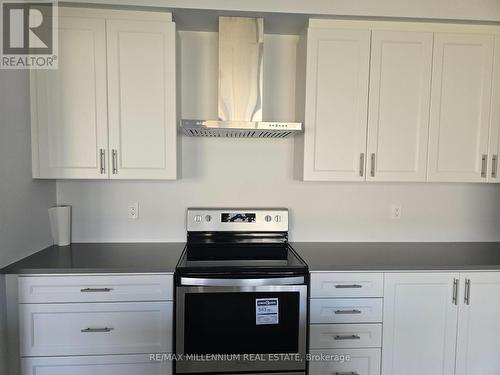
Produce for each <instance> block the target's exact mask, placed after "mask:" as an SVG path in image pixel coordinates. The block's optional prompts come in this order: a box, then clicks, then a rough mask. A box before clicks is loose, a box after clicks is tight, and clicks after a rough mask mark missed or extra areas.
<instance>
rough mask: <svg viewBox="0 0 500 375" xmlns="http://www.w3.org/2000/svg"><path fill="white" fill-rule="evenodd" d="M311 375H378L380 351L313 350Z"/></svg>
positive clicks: (310, 363) (310, 365)
mask: <svg viewBox="0 0 500 375" xmlns="http://www.w3.org/2000/svg"><path fill="white" fill-rule="evenodd" d="M310 355H311V361H310V362H309V374H310V375H326V374H333V375H354V374H357V375H378V374H380V349H338V350H311V351H310Z"/></svg>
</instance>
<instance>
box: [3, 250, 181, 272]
mask: <svg viewBox="0 0 500 375" xmlns="http://www.w3.org/2000/svg"><path fill="white" fill-rule="evenodd" d="M184 245H185V244H184V243H180V242H168V243H74V244H71V245H70V246H62V247H59V246H51V247H48V248H46V249H44V250H41V251H39V252H37V253H35V254H33V255H31V256H29V257H26V258H24V259H22V260H20V261H18V262H16V263H13V264H11V265H9V266H7V267H5V268H4V269H2V270H1V271H0V272H1V273H7V274H39V273H45V274H47V273H106V272H109V273H112V272H113V273H114V272H123V273H142V272H174V271H175V266H176V265H177V262H178V260H179V258H180V256H181V253H182V251H183V250H184Z"/></svg>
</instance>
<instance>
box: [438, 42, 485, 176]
mask: <svg viewBox="0 0 500 375" xmlns="http://www.w3.org/2000/svg"><path fill="white" fill-rule="evenodd" d="M493 53H494V36H493V35H484V34H453V33H436V34H435V36H434V63H433V73H432V77H433V78H432V94H431V110H430V138H429V139H430V145H429V170H428V179H429V181H463V182H486V180H487V177H488V176H487V169H488V167H487V165H488V159H489V156H488V141H489V128H490V108H491V87H492V67H493Z"/></svg>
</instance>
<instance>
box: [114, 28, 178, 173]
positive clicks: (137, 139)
mask: <svg viewBox="0 0 500 375" xmlns="http://www.w3.org/2000/svg"><path fill="white" fill-rule="evenodd" d="M106 26H107V47H108V116H109V148H110V150H111V178H126V179H134V178H135V179H175V178H176V152H177V151H176V147H175V139H176V133H177V130H176V126H175V124H176V111H175V106H176V104H175V103H176V97H175V25H174V24H173V23H171V22H170V23H165V22H160V21H157V22H152V21H129V20H126V21H123V20H109V21H108V22H107V25H106Z"/></svg>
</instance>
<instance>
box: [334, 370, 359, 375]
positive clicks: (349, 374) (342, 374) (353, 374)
mask: <svg viewBox="0 0 500 375" xmlns="http://www.w3.org/2000/svg"><path fill="white" fill-rule="evenodd" d="M335 375H359V373H357V372H354V371H345V372H339V371H336V372H335Z"/></svg>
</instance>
